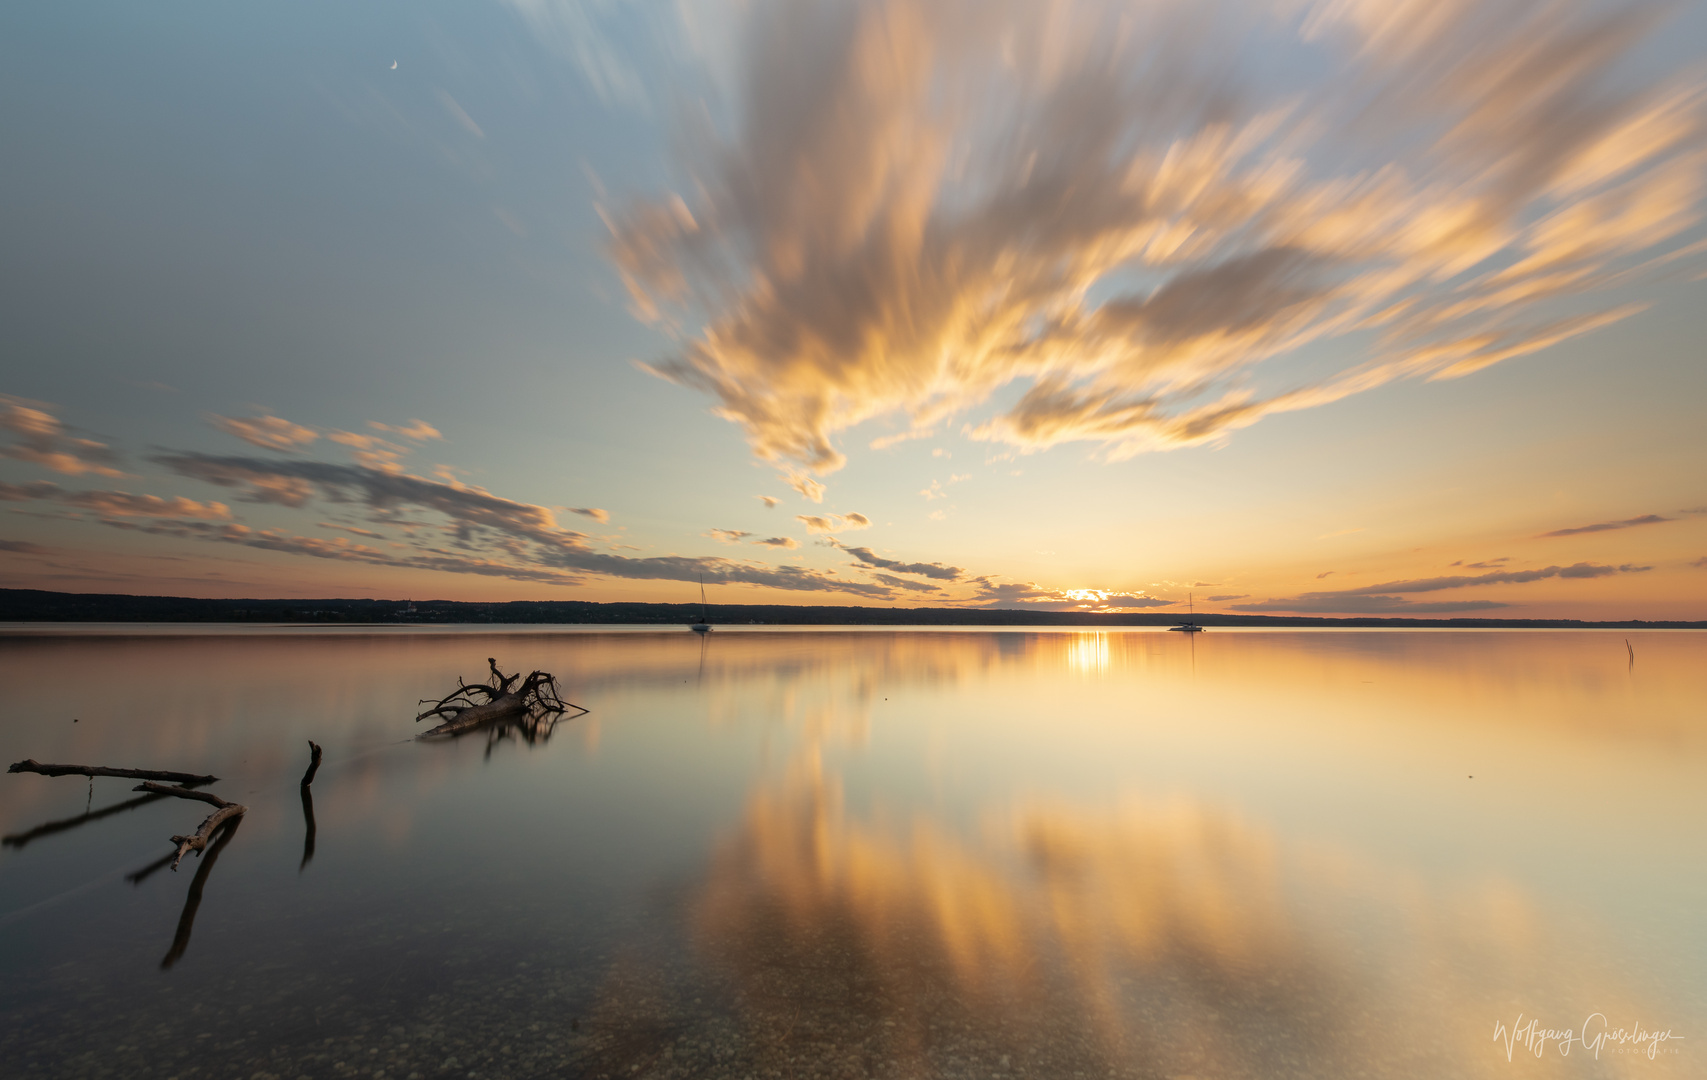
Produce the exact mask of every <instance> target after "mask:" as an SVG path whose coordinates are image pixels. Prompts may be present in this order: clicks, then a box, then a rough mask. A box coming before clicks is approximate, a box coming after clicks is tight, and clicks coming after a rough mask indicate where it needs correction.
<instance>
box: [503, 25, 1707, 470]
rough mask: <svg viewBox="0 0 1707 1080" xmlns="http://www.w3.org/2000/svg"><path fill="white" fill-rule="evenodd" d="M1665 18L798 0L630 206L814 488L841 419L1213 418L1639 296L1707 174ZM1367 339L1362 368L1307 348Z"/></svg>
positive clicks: (694, 372) (1561, 336)
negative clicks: (665, 184)
mask: <svg viewBox="0 0 1707 1080" xmlns="http://www.w3.org/2000/svg"><path fill="white" fill-rule="evenodd" d="M526 7H527V9H528V10H530V11H532V12H534V14H533V15H530V18H534V19H544V18H545V16H543V15H540V14H539V12H542V11H546V10H559V9H557V8H555V7H548V6H547V5H544V4H538V5H531V4H530V5H526ZM1659 12H1660V9H1659V8H1657V7H1656V6H1654V5H1650V4H1646V3H1640V2H1636V3H1622V4H1614V5H1603V6H1599V7H1594V8H1590V7H1586V6H1583V7H1575V6H1563V5H1558V4H1554V3H1550V2H1548V0H1500V2H1476V3H1472V2H1471V0H1393V2H1390V3H1380V4H1366V3H1344V2H1332V3H1318V4H1277V5H1272V6H1271V5H1265V4H1259V3H1237V2H1233V3H1227V4H1221V5H1208V4H1205V5H1145V6H1141V7H1138V8H1133V7H1130V6H1116V5H1101V4H1097V3H1093V2H1089V0H1086V2H1064V3H1059V4H1032V3H1022V2H1017V0H1016V2H1002V0H993V2H992V0H976V2H975V0H891V2H889V3H885V4H859V3H851V2H849V3H838V2H832V0H787V2H783V0H773V2H762V0H761V2H758V3H753V4H748V5H740V6H736V7H733V8H732V9H731V11H730V13H729V16H728V17H729V18H731V19H734V18H737V17H739V18H740V19H742V20H743V21H744V25H745V29H746V32H747V37H746V40H747V42H748V47H747V52H746V53H745V55H744V56H743V57H742V58H741V62H740V63H738V64H733V65H730V66H729V70H731V71H736V72H739V73H740V74H739V81H738V82H736V83H734V84H732V85H727V86H724V87H723V88H722V90H723V91H724V92H723V93H722V95H720V97H719V98H718V100H726V101H730V102H734V103H736V104H735V106H734V111H733V114H732V115H728V116H724V115H722V114H720V113H718V112H717V111H716V110H715V109H700V110H699V111H697V112H694V113H691V114H685V115H684V116H683V118H682V120H683V124H684V127H685V128H686V130H687V132H688V134H687V135H686V136H685V137H684V138H683V139H682V140H681V145H683V146H685V147H688V148H689V149H688V151H687V156H686V157H685V159H684V160H683V162H682V165H683V167H684V169H685V171H686V172H687V173H688V181H687V183H686V184H685V185H684V189H683V191H684V193H683V194H670V193H665V194H661V195H659V196H657V197H653V198H648V199H643V200H639V201H635V202H632V203H630V204H628V205H625V206H618V207H614V208H606V210H605V213H606V215H607V220H608V221H609V222H610V224H611V227H612V241H611V255H612V258H613V260H614V261H615V263H616V266H617V267H618V269H619V271H620V272H621V273H622V275H623V276H624V278H625V279H626V281H627V283H628V285H629V287H630V290H631V294H632V296H633V299H634V306H635V310H636V311H637V312H638V313H640V314H641V315H642V316H643V317H646V318H649V319H653V320H654V321H656V322H658V324H659V325H660V326H662V327H664V328H665V329H666V331H667V332H670V333H672V334H675V335H677V337H678V340H679V341H680V347H679V348H678V349H677V350H676V351H675V352H674V353H673V355H670V356H668V357H665V358H663V359H661V360H659V361H658V362H657V363H655V364H652V365H651V366H650V370H652V371H654V372H655V373H657V374H659V375H661V376H663V377H665V378H668V379H672V380H674V381H677V382H680V383H683V384H685V385H688V386H692V387H696V388H698V389H700V390H702V391H703V392H705V393H707V394H709V395H711V396H712V397H713V398H715V399H716V401H717V403H718V412H719V414H720V415H722V416H724V417H725V418H727V419H730V420H732V421H734V422H736V423H738V424H740V425H741V426H742V428H743V429H744V431H745V432H746V435H747V438H748V439H749V441H750V443H751V445H752V447H753V449H754V451H755V453H756V454H757V455H758V456H759V457H761V458H763V459H766V460H772V461H776V462H779V463H781V464H783V465H785V466H786V467H787V468H788V469H791V470H793V472H791V473H789V474H788V475H789V476H790V482H791V483H792V484H793V485H794V486H795V487H796V489H797V490H800V491H801V492H802V494H804V495H806V496H807V497H808V498H812V499H814V500H817V499H820V498H821V495H822V492H821V490H820V489H817V488H814V487H813V486H812V484H811V483H810V482H808V479H809V478H807V477H806V476H805V470H811V471H812V472H815V473H817V474H820V475H822V474H824V473H827V472H830V471H833V470H835V469H836V468H839V467H840V466H841V465H842V464H843V462H844V456H843V453H842V451H841V450H840V449H838V447H837V445H836V441H837V436H838V434H839V433H841V432H843V431H845V430H847V429H848V428H850V427H853V426H854V425H857V424H859V423H861V422H863V421H865V420H867V419H871V418H874V417H880V416H888V415H893V414H903V415H905V417H906V418H907V419H908V421H909V423H910V424H911V427H912V429H913V430H915V431H920V432H922V431H925V430H927V429H932V428H934V427H938V426H940V425H941V424H942V423H943V422H944V421H946V420H947V419H948V418H950V417H954V416H966V417H970V418H971V419H970V420H969V421H968V427H967V428H966V431H967V433H969V434H970V435H972V436H973V437H974V438H979V439H986V440H995V441H1000V442H1005V443H1008V444H1011V445H1013V446H1015V447H1016V448H1018V449H1020V450H1022V451H1031V450H1038V449H1043V448H1046V447H1049V446H1052V445H1055V444H1058V443H1061V442H1066V441H1090V442H1093V443H1096V444H1098V445H1099V446H1100V447H1101V452H1102V454H1103V455H1104V456H1106V457H1109V458H1121V457H1127V456H1130V455H1133V454H1137V453H1142V452H1145V451H1150V450H1160V449H1167V448H1170V447H1177V446H1183V445H1191V444H1197V443H1203V442H1206V441H1210V440H1215V439H1219V438H1223V437H1225V436H1226V435H1228V434H1229V433H1230V432H1233V431H1235V430H1237V429H1239V428H1242V427H1244V426H1247V425H1249V424H1252V423H1255V422H1257V421H1258V420H1259V419H1261V418H1262V417H1263V416H1266V415H1270V414H1273V413H1276V412H1284V411H1294V410H1299V409H1308V408H1315V407H1319V406H1322V405H1325V404H1328V403H1330V402H1334V401H1338V400H1341V399H1343V398H1345V397H1348V396H1350V395H1353V394H1358V393H1361V392H1364V391H1366V390H1370V389H1372V388H1374V387H1377V386H1381V385H1384V384H1387V383H1391V382H1393V381H1395V380H1402V379H1416V378H1429V379H1440V378H1455V377H1459V376H1463V375H1468V374H1470V373H1472V372H1475V371H1477V370H1480V369H1481V368H1484V367H1487V366H1488V365H1490V364H1494V363H1498V362H1500V361H1502V360H1506V359H1509V358H1513V357H1518V356H1524V355H1527V354H1530V353H1533V352H1536V351H1538V350H1541V349H1544V348H1547V347H1549V346H1551V345H1553V344H1555V343H1557V342H1560V341H1563V340H1566V339H1568V338H1571V337H1574V336H1577V335H1580V334H1584V333H1588V332H1591V331H1593V330H1595V329H1598V328H1600V327H1603V326H1605V325H1608V324H1609V323H1611V322H1615V321H1617V320H1618V319H1621V318H1624V317H1627V316H1629V315H1630V314H1632V313H1634V312H1636V311H1638V310H1640V308H1641V304H1640V302H1629V301H1621V302H1617V303H1614V302H1613V301H1612V300H1610V299H1609V296H1610V290H1611V288H1612V286H1614V285H1622V284H1627V283H1629V282H1630V281H1632V280H1636V278H1633V277H1632V275H1633V274H1636V273H1637V272H1638V271H1639V269H1640V266H1641V263H1642V260H1643V259H1644V258H1647V257H1649V256H1650V255H1652V254H1653V253H1654V252H1656V250H1657V249H1660V248H1661V247H1662V246H1663V245H1667V244H1670V243H1673V242H1674V241H1675V240H1676V239H1677V238H1679V237H1681V236H1682V235H1683V233H1684V232H1685V230H1687V229H1689V228H1690V227H1692V226H1693V225H1695V224H1696V223H1697V221H1698V219H1699V205H1700V202H1701V192H1702V186H1703V172H1704V164H1703V157H1702V155H1701V153H1700V147H1701V143H1702V115H1701V114H1702V108H1701V106H1702V92H1701V87H1700V85H1699V83H1698V82H1695V81H1691V80H1690V79H1684V78H1671V77H1669V76H1668V75H1667V73H1666V72H1664V71H1660V70H1656V69H1654V68H1653V67H1652V66H1648V67H1644V68H1632V67H1630V66H1629V63H1628V62H1629V60H1630V58H1631V57H1632V56H1633V55H1634V54H1635V52H1636V50H1638V49H1639V48H1640V47H1641V46H1642V44H1643V42H1644V41H1646V40H1647V39H1648V38H1649V37H1650V36H1651V35H1652V34H1653V33H1654V32H1655V30H1656V28H1657V27H1658V25H1659ZM1235 27H1236V28H1239V29H1237V30H1234V29H1230V28H1235ZM1252 49H1262V50H1264V51H1265V52H1266V53H1267V54H1269V55H1273V56H1277V57H1286V58H1289V61H1290V62H1289V63H1287V64H1284V65H1281V66H1284V67H1286V68H1287V70H1288V72H1289V75H1288V76H1287V77H1285V78H1284V79H1283V80H1278V81H1271V82H1270V83H1268V84H1264V83H1261V82H1258V81H1255V77H1254V76H1253V75H1251V74H1250V71H1249V70H1248V69H1249V67H1250V66H1249V65H1245V64H1243V63H1242V60H1241V58H1242V57H1243V56H1245V55H1248V53H1249V52H1250V51H1251V50H1252ZM1272 67H1273V66H1272V65H1271V68H1272ZM714 74H715V73H714ZM1277 79H1278V77H1277ZM1332 341H1346V342H1349V350H1348V348H1347V347H1346V346H1335V354H1336V355H1337V354H1343V353H1344V352H1346V351H1350V352H1352V353H1353V354H1354V360H1353V362H1352V363H1351V365H1350V366H1348V367H1345V368H1343V369H1342V370H1339V371H1338V372H1335V373H1330V374H1327V375H1321V374H1309V375H1306V374H1304V373H1303V372H1300V371H1296V370H1295V365H1294V364H1293V363H1291V362H1290V361H1292V360H1294V359H1297V360H1299V361H1300V362H1303V361H1308V360H1310V359H1311V358H1312V357H1314V358H1315V359H1316V360H1318V361H1319V359H1320V356H1321V355H1327V353H1326V352H1325V351H1324V350H1317V353H1316V354H1312V353H1311V351H1310V350H1311V347H1312V346H1315V345H1320V344H1325V343H1328V342H1332ZM1318 354H1319V355H1318ZM1312 371H1315V372H1319V371H1320V365H1319V363H1318V364H1317V365H1316V366H1315V367H1313V368H1312ZM1013 383H1018V384H1020V385H1022V386H1025V390H1024V392H1023V393H1022V394H1021V395H1020V397H1019V399H1018V401H1017V402H1016V403H1015V404H1014V405H1013V406H1012V407H1010V408H1008V409H1006V410H1005V411H1003V412H1001V413H999V414H997V415H994V416H987V417H984V418H981V419H980V418H978V417H977V413H978V410H979V409H980V408H981V407H982V406H984V405H985V404H986V403H987V402H989V401H990V399H991V397H992V395H993V394H994V393H995V391H997V390H998V389H999V388H1001V387H1004V386H1007V385H1009V384H1013ZM894 438H895V437H894V436H886V437H885V438H884V439H882V440H879V441H881V442H884V443H886V444H887V443H890V442H893V441H894ZM927 490H928V489H927Z"/></svg>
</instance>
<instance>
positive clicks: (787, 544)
mask: <svg viewBox="0 0 1707 1080" xmlns="http://www.w3.org/2000/svg"><path fill="white" fill-rule="evenodd" d="M753 543H755V544H758V545H759V546H761V547H771V548H782V549H783V550H785V551H793V550H794V549H795V548H797V547H799V546H800V541H798V540H796V539H795V538H794V537H792V536H772V537H768V538H766V539H764V540H754V541H753Z"/></svg>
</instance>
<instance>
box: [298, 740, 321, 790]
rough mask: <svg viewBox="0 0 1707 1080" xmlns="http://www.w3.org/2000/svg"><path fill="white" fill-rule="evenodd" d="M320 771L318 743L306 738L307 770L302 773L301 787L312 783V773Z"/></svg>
mask: <svg viewBox="0 0 1707 1080" xmlns="http://www.w3.org/2000/svg"><path fill="white" fill-rule="evenodd" d="M319 771H320V744H319V743H317V742H315V741H314V740H313V739H309V740H308V771H307V772H305V773H303V774H302V784H301V786H302V787H307V786H308V785H309V784H312V783H314V774H315V773H317V772H319Z"/></svg>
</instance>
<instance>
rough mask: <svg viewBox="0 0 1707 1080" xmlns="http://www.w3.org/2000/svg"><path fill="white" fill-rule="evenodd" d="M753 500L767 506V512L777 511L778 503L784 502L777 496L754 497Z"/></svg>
mask: <svg viewBox="0 0 1707 1080" xmlns="http://www.w3.org/2000/svg"><path fill="white" fill-rule="evenodd" d="M753 498H755V499H757V500H759V501H760V502H762V503H764V504H765V509H766V510H775V509H776V505H777V503H780V502H782V500H781V499H779V498H777V497H776V496H775V495H754V496H753Z"/></svg>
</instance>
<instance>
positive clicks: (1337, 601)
mask: <svg viewBox="0 0 1707 1080" xmlns="http://www.w3.org/2000/svg"><path fill="white" fill-rule="evenodd" d="M1510 606H1511V605H1510V604H1502V603H1500V602H1498V601H1495V600H1440V601H1428V602H1419V601H1415V600H1407V599H1405V598H1404V597H1402V596H1345V597H1333V596H1328V597H1323V598H1319V599H1312V598H1311V597H1310V596H1308V595H1305V596H1294V597H1291V598H1288V599H1281V600H1264V601H1262V602H1261V603H1258V604H1235V605H1233V610H1234V611H1248V612H1252V613H1265V612H1285V613H1288V614H1293V615H1392V616H1394V617H1396V618H1410V617H1412V616H1416V615H1462V614H1466V613H1468V612H1473V611H1497V610H1499V609H1500V608H1506V607H1510Z"/></svg>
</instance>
